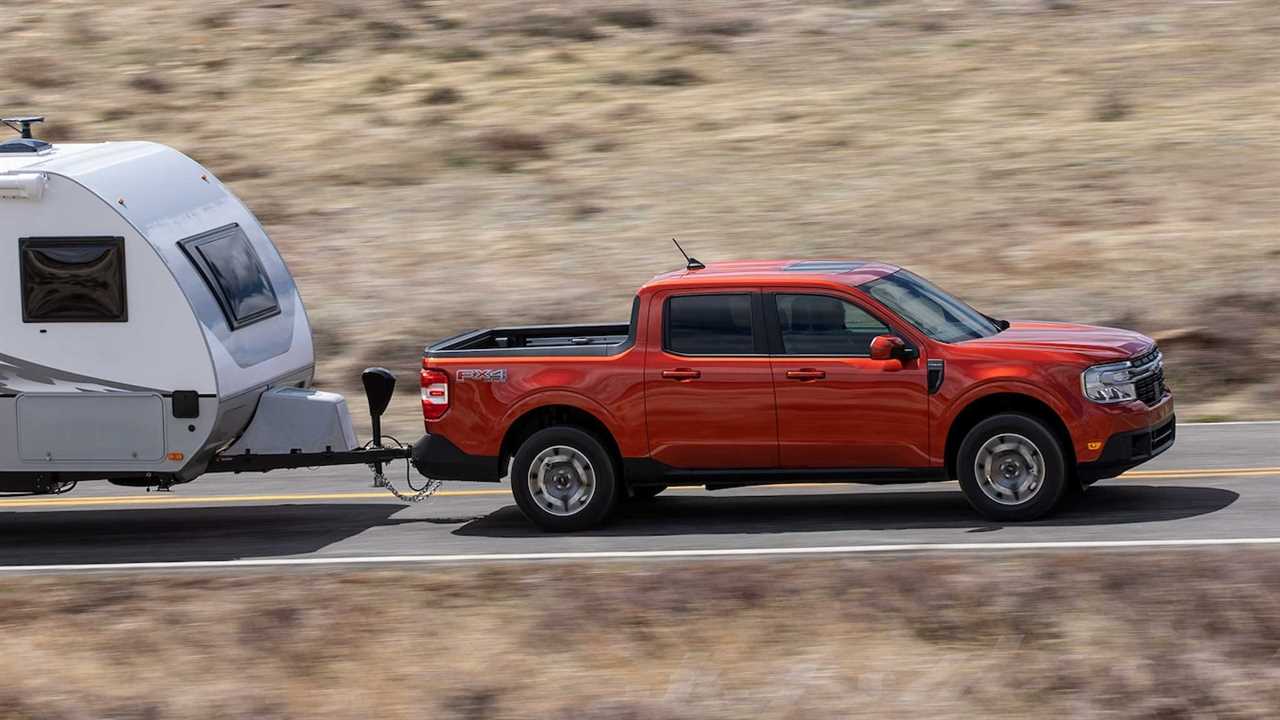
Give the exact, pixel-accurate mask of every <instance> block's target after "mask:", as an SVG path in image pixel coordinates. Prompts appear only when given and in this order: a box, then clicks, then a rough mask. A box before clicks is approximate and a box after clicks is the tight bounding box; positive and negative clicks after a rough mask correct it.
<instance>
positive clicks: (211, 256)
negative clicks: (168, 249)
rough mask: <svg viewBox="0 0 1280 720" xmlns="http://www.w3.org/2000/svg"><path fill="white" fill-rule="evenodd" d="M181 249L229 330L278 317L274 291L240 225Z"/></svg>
mask: <svg viewBox="0 0 1280 720" xmlns="http://www.w3.org/2000/svg"><path fill="white" fill-rule="evenodd" d="M181 245H182V249H183V251H184V252H186V254H187V257H188V258H190V259H191V262H192V263H194V264H195V266H196V268H197V269H198V270H199V271H200V275H201V276H203V277H204V281H205V283H206V284H208V286H209V289H210V290H211V291H213V295H214V297H216V298H217V299H218V305H219V306H221V307H222V313H223V314H224V315H226V317H227V324H229V325H230V326H231V329H232V330H238V329H240V328H242V327H245V326H246V325H252V324H253V323H255V322H258V321H259V320H265V319H266V318H269V317H271V316H273V315H278V314H280V302H279V301H278V300H277V299H276V291H275V288H273V287H271V280H270V278H268V277H267V271H266V270H265V269H263V267H262V261H261V260H259V259H258V253H256V252H254V250H253V245H251V244H250V243H249V238H248V236H246V235H245V234H244V231H243V230H241V229H240V226H239V225H228V226H226V227H223V228H218V229H217V230H214V231H212V232H207V233H204V234H203V235H197V236H195V237H193V238H188V239H187V240H183V241H182V243H181Z"/></svg>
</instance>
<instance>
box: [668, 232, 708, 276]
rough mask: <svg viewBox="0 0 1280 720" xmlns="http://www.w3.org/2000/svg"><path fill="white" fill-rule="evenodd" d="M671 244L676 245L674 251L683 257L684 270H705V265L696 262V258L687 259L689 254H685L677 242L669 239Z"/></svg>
mask: <svg viewBox="0 0 1280 720" xmlns="http://www.w3.org/2000/svg"><path fill="white" fill-rule="evenodd" d="M671 242H673V243H675V244H676V249H677V250H679V251H680V254H681V255H683V256H684V261H685V266H684V269H685V270H688V271H690V272H692V271H694V270H705V269H706V268H707V266H706V265H703V264H702V263H700V262H698V258H693V257H689V253H687V252H685V251H684V248H682V247H680V241H679V240H676V239H675V238H671Z"/></svg>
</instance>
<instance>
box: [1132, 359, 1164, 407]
mask: <svg viewBox="0 0 1280 720" xmlns="http://www.w3.org/2000/svg"><path fill="white" fill-rule="evenodd" d="M1130 362H1131V363H1132V365H1133V367H1134V368H1135V369H1141V368H1143V366H1145V365H1152V364H1154V367H1153V368H1152V370H1153V372H1152V373H1151V374H1150V375H1147V376H1146V377H1143V378H1142V379H1140V380H1138V381H1137V382H1136V383H1134V391H1135V392H1136V393H1137V396H1138V399H1139V400H1141V401H1142V402H1144V403H1146V404H1147V405H1148V406H1151V405H1155V404H1156V403H1158V402H1160V399H1161V398H1163V397H1164V390H1165V387H1164V359H1163V358H1162V357H1161V356H1160V350H1159V348H1156V347H1152V348H1151V349H1150V350H1149V351H1147V352H1145V353H1143V354H1141V355H1139V356H1138V357H1135V358H1133V360H1130Z"/></svg>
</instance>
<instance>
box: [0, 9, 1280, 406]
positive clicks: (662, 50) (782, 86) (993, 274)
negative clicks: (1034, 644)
mask: <svg viewBox="0 0 1280 720" xmlns="http://www.w3.org/2000/svg"><path fill="white" fill-rule="evenodd" d="M1274 10H1275V8H1274V5H1273V3H1272V2H1270V0H1237V1H1234V2H1212V3H1210V2H1172V3H1171V2H1165V1H1163V0H1134V1H1132V2H1112V1H1110V0H1072V1H1071V2H1059V1H1054V2H1045V1H1044V0H1000V1H999V2H977V1H976V0H975V1H962V2H952V3H936V2H927V1H925V0H883V1H879V2H849V0H790V1H784V2H773V1H770V2H764V1H762V0H752V1H750V2H738V1H736V0H735V1H733V2H730V1H729V0H703V1H702V2H698V3H687V2H683V1H682V0H652V1H649V2H642V3H631V2H628V3H625V4H619V3H613V2H605V1H604V0H599V1H597V2H589V1H587V0H564V1H563V2H555V3H542V4H538V5H535V6H530V5H529V4H528V3H525V2H521V1H518V0H469V1H468V2H460V1H456V2H433V3H426V2H405V1H404V0H365V1H362V2H354V1H352V0H315V1H314V2H292V3H258V2H253V1H252V0H207V1H205V2H201V3H198V4H197V3H191V4H190V12H182V11H180V10H175V7H174V3H173V2H172V1H171V0H138V1H137V2H129V3H110V4H108V3H99V2H93V1H91V0H60V1H58V2H42V3H28V4H25V5H18V6H15V7H14V8H11V9H10V11H9V12H8V14H7V15H6V20H5V32H4V33H3V35H0V57H3V59H4V60H5V65H6V67H8V68H10V71H9V73H8V78H9V79H10V80H11V81H12V82H10V83H8V84H7V85H5V86H4V87H3V89H2V90H0V108H2V109H3V110H4V112H5V113H7V114H17V113H20V112H27V111H40V112H42V113H46V114H48V115H50V116H51V117H53V118H54V119H55V120H56V121H57V122H58V124H59V129H58V131H57V132H58V134H59V136H60V138H61V139H85V140H97V139H123V138H137V137H144V138H149V139H155V140H159V141H163V142H167V143H169V144H172V145H175V146H177V147H179V148H181V149H182V150H184V151H186V152H188V153H190V154H191V155H193V156H194V157H196V158H197V159H199V160H201V161H203V162H205V163H206V164H207V165H209V166H210V167H211V168H212V169H213V170H214V171H215V172H217V173H219V175H220V176H226V177H229V178H233V182H232V184H233V186H234V188H235V189H236V190H237V191H238V192H239V193H240V194H241V195H242V196H243V197H244V198H245V200H246V201H247V202H248V203H249V205H250V206H251V207H253V208H254V209H255V210H256V211H258V212H259V213H260V215H261V216H262V217H263V219H264V220H265V221H266V223H267V225H268V227H269V229H270V230H271V232H272V234H273V236H274V237H275V239H276V240H277V242H278V243H279V244H280V245H281V247H282V248H283V250H284V252H285V254H286V256H287V257H288V259H289V260H290V262H291V263H292V265H293V268H294V270H295V271H296V273H297V275H298V277H299V278H300V281H301V284H302V287H303V291H304V294H305V296H306V298H307V301H308V305H309V309H310V311H311V314H312V317H313V320H314V321H315V324H316V325H317V327H318V334H319V335H320V338H321V349H322V350H323V352H324V354H323V355H322V362H321V371H320V376H321V378H320V379H321V381H322V382H324V383H327V384H330V385H338V386H344V387H347V388H351V387H352V386H353V385H354V377H355V373H356V372H358V370H359V369H360V368H361V367H363V366H365V365H369V364H388V365H390V366H392V367H394V368H398V369H401V370H411V369H412V368H413V366H414V365H415V363H416V358H417V356H418V354H419V351H420V348H421V346H422V345H423V344H424V342H425V341H427V340H429V339H431V338H435V337H440V336H443V335H446V334H449V333H452V332H454V331H456V330H459V329H463V328H466V327H474V326H482V325H488V324H493V323H498V322H503V323H507V322H512V321H523V322H542V321H552V320H575V319H580V320H596V319H612V318H621V317H623V316H624V315H625V312H626V307H627V304H628V299H629V297H628V296H629V295H630V293H631V292H632V291H633V289H634V288H635V287H636V286H637V285H639V284H640V283H642V282H643V281H644V280H646V279H647V278H648V277H649V276H651V275H652V274H654V273H655V272H657V271H660V270H663V269H667V268H670V267H672V266H674V265H676V257H675V254H674V252H673V250H672V249H671V248H670V246H669V238H670V237H671V236H673V235H678V236H680V238H681V240H682V242H684V244H685V247H687V248H691V249H692V250H693V251H695V253H696V254H697V255H698V256H699V257H701V258H702V259H704V260H715V259H728V258H746V257H777V256H798V257H835V256H843V257H848V256H856V257H873V258H881V259H885V260H891V261H896V262H899V263H902V264H905V265H908V266H911V267H913V268H915V269H918V270H919V271H921V272H922V273H924V274H926V275H928V276H931V277H933V278H936V279H937V280H938V281H940V282H941V283H942V284H943V285H944V286H948V287H950V288H952V289H954V290H955V291H957V292H959V293H960V294H962V295H964V296H966V297H968V298H970V299H972V300H973V301H974V302H975V303H976V304H978V305H980V306H981V307H983V308H986V309H989V310H990V311H991V312H993V313H995V314H998V315H1003V316H1010V317H1040V318H1048V319H1077V320H1083V321H1092V322H1100V323H1120V324H1125V325H1129V326H1133V327H1135V328H1137V329H1140V330H1144V331H1146V332H1149V333H1153V334H1156V335H1157V336H1161V337H1163V338H1164V339H1165V346H1166V349H1167V350H1168V355H1169V357H1170V360H1171V362H1172V363H1173V374H1174V382H1175V384H1176V385H1177V387H1178V388H1179V389H1180V390H1182V391H1183V392H1182V401H1183V407H1184V412H1183V416H1184V417H1187V418H1193V417H1196V416H1204V415H1215V416H1257V415H1271V416H1274V414H1275V404H1274V400H1275V399H1276V398H1277V397H1280V371H1277V365H1278V362H1277V360H1276V358H1277V357H1280V352H1278V351H1280V335H1278V334H1277V333H1280V330H1278V329H1277V328H1278V327H1280V326H1278V325H1277V323H1276V322H1275V318H1276V311H1275V308H1276V306H1277V303H1280V272H1278V271H1277V270H1276V268H1277V266H1280V240H1277V238H1276V227H1277V225H1278V221H1280V204H1278V203H1277V202H1276V199H1275V192H1276V187H1277V186H1280V157H1278V156H1277V149H1278V148H1280V129H1277V125H1276V123H1275V117H1276V116H1277V113H1278V112H1280V94H1278V93H1276V92H1275V82H1274V78H1276V77H1278V76H1280V52H1278V51H1277V48H1280V24H1277V21H1276V17H1275V12H1274ZM157 37H163V38H164V39H165V40H164V42H156V40H155V38H157ZM53 48H56V49H57V50H56V52H55V51H54V50H53ZM602 79H603V80H604V81H603V82H602ZM610 79H612V80H610ZM444 87H447V88H451V89H453V90H454V91H456V95H454V94H450V93H443V94H441V93H440V88H444ZM432 97H434V98H436V99H435V100H431V98H432ZM424 98H426V100H425V101H424ZM513 132H518V133H520V134H522V135H527V137H526V138H525V140H520V141H519V142H516V143H515V145H517V146H518V147H512V146H511V145H512V144H511V143H509V142H508V141H506V140H502V139H501V138H504V137H506V138H511V137H514V136H512V135H511V133H513ZM528 138H537V142H536V143H530V142H527V139H528ZM583 207H589V208H592V211H591V212H585V213H584V212H582V211H581V208H583ZM1228 376H1229V377H1228ZM1260 397H1261V398H1265V399H1268V400H1270V401H1271V402H1265V401H1264V402H1259V401H1258V399H1259V398H1260ZM413 405H414V403H412V402H411V401H409V400H408V399H407V398H406V400H405V401H403V402H401V403H399V404H398V407H400V408H401V411H402V412H403V413H404V415H403V416H402V418H401V419H402V420H403V419H407V418H410V417H411V416H412V413H413ZM405 424H407V425H413V424H414V423H412V422H411V421H406V422H405Z"/></svg>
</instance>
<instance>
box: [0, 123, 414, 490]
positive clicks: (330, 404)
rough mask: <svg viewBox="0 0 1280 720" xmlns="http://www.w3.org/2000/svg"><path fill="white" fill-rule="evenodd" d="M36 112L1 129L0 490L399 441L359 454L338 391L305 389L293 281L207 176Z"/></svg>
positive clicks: (235, 465)
mask: <svg viewBox="0 0 1280 720" xmlns="http://www.w3.org/2000/svg"><path fill="white" fill-rule="evenodd" d="M31 121H38V119H33V118H28V119H20V120H17V121H6V124H9V125H10V126H11V127H15V129H21V131H22V138H14V139H12V140H10V141H8V142H3V143H0V298H3V301H2V302H0V490H5V491H18V490H25V491H32V490H34V491H45V492H51V491H61V490H63V489H67V488H68V487H69V486H70V485H72V484H74V482H75V481H79V480H89V479H108V480H111V481H113V482H116V483H119V484H126V485H140V486H152V485H155V486H160V487H167V486H169V485H172V484H175V483H181V482H187V481H190V480H192V479H194V478H195V477H197V476H199V475H200V474H202V473H204V472H208V471H214V470H222V471H243V470H269V469H274V468H278V467H302V466H312V465H332V464H342V463H351V462H374V461H376V460H380V459H389V458H390V457H391V456H392V455H394V456H395V457H402V456H403V455H397V454H394V453H392V454H387V453H383V455H382V456H376V452H382V451H376V452H375V454H374V455H370V454H366V453H365V452H360V451H357V443H356V437H355V433H354V432H353V431H352V428H351V420H350V417H349V415H348V413H347V408H346V404H345V401H344V400H343V399H342V397H341V396H339V395H334V394H332V393H321V392H317V391H314V390H311V389H309V387H310V384H311V381H312V376H313V371H314V365H315V358H314V354H313V350H312V341H311V328H310V326H309V324H308V322H307V315H306V312H305V310H304V309H303V306H302V299H301V297H300V296H299V294H298V289H297V287H296V285H295V284H294V280H293V278H292V276H290V274H289V270H288V268H287V267H286V266H285V263H284V261H283V259H282V258H281V256H280V253H279V252H278V251H277V250H276V248H275V246H274V245H272V243H271V240H270V239H269V238H268V237H267V235H266V233H265V232H264V231H263V229H262V226H261V225H260V224H259V223H258V221H257V220H256V219H255V218H254V216H253V214H252V213H250V212H249V210H248V209H247V208H246V207H245V206H244V204H242V203H241V202H240V201H239V200H238V199H237V198H236V197H235V196H234V195H233V194H232V193H231V192H230V191H229V190H228V189H227V188H226V186H224V185H223V184H222V183H221V182H219V181H218V179H217V178H216V177H214V176H213V174H212V173H210V172H209V171H208V170H206V169H205V168H203V167H201V166H200V165H199V164H197V163H196V162H195V161H193V160H191V159H190V158H188V157H186V156H185V155H183V154H182V153H180V152H178V151H176V150H173V149H171V148H168V147H165V146H163V145H157V144H154V143H147V142H112V143H100V144H65V145H56V146H55V145H51V144H49V143H45V142H42V141H39V140H34V139H31V136H30V122H31ZM371 380H372V381H373V382H374V384H375V385H376V384H378V383H379V382H380V379H379V377H373V378H371ZM376 390H377V392H375V393H371V397H373V395H375V394H385V395H386V396H387V397H386V398H382V397H379V398H377V399H376V400H375V401H374V402H372V403H371V404H375V405H376V404H381V408H385V406H386V400H387V399H388V398H389V394H390V388H389V387H381V386H379V387H378V388H376ZM377 412H381V409H377ZM375 433H376V430H375ZM379 445H380V443H379ZM351 451H356V452H351ZM388 452H389V451H388ZM384 456H385V458H384ZM379 469H380V466H379Z"/></svg>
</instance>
